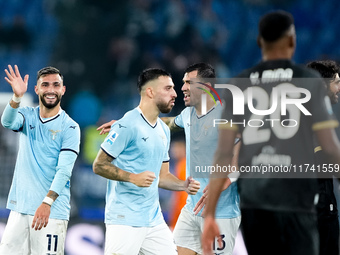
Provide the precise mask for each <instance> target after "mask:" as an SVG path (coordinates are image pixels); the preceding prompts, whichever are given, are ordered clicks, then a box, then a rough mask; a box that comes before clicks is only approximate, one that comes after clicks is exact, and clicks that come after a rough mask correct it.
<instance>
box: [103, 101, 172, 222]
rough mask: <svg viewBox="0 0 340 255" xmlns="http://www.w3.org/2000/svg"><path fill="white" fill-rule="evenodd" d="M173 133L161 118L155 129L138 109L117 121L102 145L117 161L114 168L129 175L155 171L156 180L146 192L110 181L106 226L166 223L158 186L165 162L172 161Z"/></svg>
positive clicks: (145, 189)
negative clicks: (171, 135) (171, 136)
mask: <svg viewBox="0 0 340 255" xmlns="http://www.w3.org/2000/svg"><path fill="white" fill-rule="evenodd" d="M169 146H170V130H169V128H168V127H167V126H166V125H165V123H164V122H163V121H162V120H160V119H159V118H158V120H157V122H156V124H155V125H154V126H152V125H151V124H150V123H149V122H148V121H147V120H146V118H145V117H144V116H143V114H142V112H141V110H140V108H139V107H137V108H135V109H133V110H131V111H129V112H127V113H126V114H125V115H124V116H123V118H121V119H120V120H118V121H116V122H115V123H114V124H113V125H112V127H111V131H110V133H109V135H108V136H107V137H106V139H105V140H104V142H103V143H102V145H101V148H102V150H103V151H105V152H106V153H107V154H108V155H110V156H111V157H113V158H114V160H113V161H112V164H114V165H115V166H117V167H119V168H120V169H122V170H124V171H127V172H130V173H135V174H138V173H141V172H144V171H152V172H154V173H155V175H156V179H155V180H154V181H153V183H152V185H151V186H150V187H147V188H141V187H137V186H136V185H134V184H132V183H130V182H121V181H113V180H108V184H107V193H106V207H105V223H106V224H117V225H128V226H134V227H153V226H156V225H159V224H161V223H162V222H163V221H164V219H163V215H162V212H161V208H160V204H159V195H158V182H159V173H160V169H161V166H162V163H163V162H168V161H169V154H168V151H169Z"/></svg>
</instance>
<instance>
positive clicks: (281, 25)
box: [259, 10, 294, 42]
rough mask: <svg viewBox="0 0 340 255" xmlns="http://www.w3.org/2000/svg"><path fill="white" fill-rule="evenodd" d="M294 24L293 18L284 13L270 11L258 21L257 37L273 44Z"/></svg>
mask: <svg viewBox="0 0 340 255" xmlns="http://www.w3.org/2000/svg"><path fill="white" fill-rule="evenodd" d="M293 24H294V18H293V16H292V15H291V14H290V13H289V12H286V11H282V10H279V11H272V12H269V13H267V14H265V15H264V16H262V18H261V19H260V22H259V36H260V37H262V38H263V40H265V41H267V42H275V41H276V40H278V39H280V38H281V37H282V36H283V35H284V34H285V33H286V32H287V30H288V29H289V28H290V26H291V25H293Z"/></svg>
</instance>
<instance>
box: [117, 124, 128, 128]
mask: <svg viewBox="0 0 340 255" xmlns="http://www.w3.org/2000/svg"><path fill="white" fill-rule="evenodd" d="M118 127H119V128H126V127H125V126H123V125H121V124H118Z"/></svg>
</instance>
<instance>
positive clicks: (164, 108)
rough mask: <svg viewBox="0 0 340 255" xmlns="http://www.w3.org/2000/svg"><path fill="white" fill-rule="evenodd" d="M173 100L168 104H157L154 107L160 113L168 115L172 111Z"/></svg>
mask: <svg viewBox="0 0 340 255" xmlns="http://www.w3.org/2000/svg"><path fill="white" fill-rule="evenodd" d="M173 101H174V100H170V101H169V102H168V103H166V102H164V101H163V102H158V103H157V104H156V105H157V107H158V109H159V111H160V112H161V113H169V112H171V110H172V107H173V105H171V104H172V103H173Z"/></svg>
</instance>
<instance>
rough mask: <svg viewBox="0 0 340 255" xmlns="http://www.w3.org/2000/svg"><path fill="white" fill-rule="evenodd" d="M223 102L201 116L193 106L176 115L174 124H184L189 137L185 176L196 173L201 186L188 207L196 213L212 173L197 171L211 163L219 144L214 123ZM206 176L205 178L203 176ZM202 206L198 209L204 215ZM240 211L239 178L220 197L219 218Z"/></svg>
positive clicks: (230, 216) (188, 202)
mask: <svg viewBox="0 0 340 255" xmlns="http://www.w3.org/2000/svg"><path fill="white" fill-rule="evenodd" d="M221 112H222V106H221V105H220V104H219V103H218V104H217V105H216V106H215V107H213V108H212V109H210V111H208V112H207V113H206V114H205V115H202V116H198V115H197V113H196V110H195V108H194V107H186V108H185V109H184V110H183V111H182V112H181V114H179V115H178V116H177V117H176V118H175V124H176V125H177V126H179V127H181V128H184V132H185V140H186V177H189V176H193V177H194V178H195V179H197V180H198V181H199V182H200V184H201V187H200V189H199V191H198V192H197V193H196V195H188V198H187V202H186V205H185V207H186V208H187V209H188V210H189V211H190V212H192V213H193V209H194V207H195V205H196V203H197V202H198V200H199V199H200V198H201V196H202V195H203V190H204V189H205V187H206V186H207V185H208V183H209V176H207V175H206V174H201V173H197V172H195V171H196V170H195V169H197V167H198V168H200V169H201V168H204V167H208V166H210V165H212V163H213V158H214V153H215V151H216V147H217V139H218V130H217V127H213V124H212V123H213V120H214V119H219V118H220V116H221ZM203 176H205V178H202V177H203ZM201 214H202V210H201V211H200V212H199V213H198V215H199V216H201ZM239 215H240V209H239V195H238V192H237V185H236V182H233V183H232V184H231V185H230V186H229V187H228V188H227V189H226V190H224V191H223V192H222V194H221V196H220V198H219V200H218V204H217V208H216V218H235V217H237V216H239Z"/></svg>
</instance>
